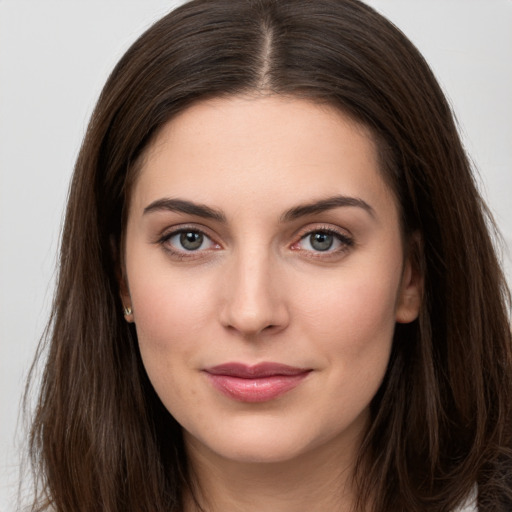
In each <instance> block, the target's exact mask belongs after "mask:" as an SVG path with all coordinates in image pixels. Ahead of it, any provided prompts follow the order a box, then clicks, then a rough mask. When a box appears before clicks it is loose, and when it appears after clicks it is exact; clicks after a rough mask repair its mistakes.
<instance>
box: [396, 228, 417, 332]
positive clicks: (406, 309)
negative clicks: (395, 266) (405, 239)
mask: <svg viewBox="0 0 512 512" xmlns="http://www.w3.org/2000/svg"><path fill="white" fill-rule="evenodd" d="M420 251H421V237H420V236H419V234H414V235H413V236H412V237H411V243H410V247H409V250H408V251H407V253H408V254H407V257H406V260H405V263H404V270H403V273H402V280H401V283H400V290H399V294H398V297H397V304H396V315H395V316H396V321H397V322H398V323H401V324H408V323H410V322H412V321H414V320H416V318H418V315H419V313H420V309H421V303H422V298H423V271H422V269H421V265H420V257H419V254H420Z"/></svg>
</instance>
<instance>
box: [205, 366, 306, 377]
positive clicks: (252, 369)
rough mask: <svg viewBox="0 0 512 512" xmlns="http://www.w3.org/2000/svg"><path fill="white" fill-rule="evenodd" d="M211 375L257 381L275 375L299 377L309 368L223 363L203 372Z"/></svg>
mask: <svg viewBox="0 0 512 512" xmlns="http://www.w3.org/2000/svg"><path fill="white" fill-rule="evenodd" d="M205 371H206V372H207V373H210V374H212V375H226V376H229V377H239V378H241V379H258V378H262V377H271V376H276V375H284V376H289V375H300V374H301V373H306V372H308V371H310V369H309V368H297V367H295V366H289V365H286V364H281V363H259V364H255V365H247V364H244V363H224V364H219V365H217V366H213V367H211V368H207V369H206V370H205Z"/></svg>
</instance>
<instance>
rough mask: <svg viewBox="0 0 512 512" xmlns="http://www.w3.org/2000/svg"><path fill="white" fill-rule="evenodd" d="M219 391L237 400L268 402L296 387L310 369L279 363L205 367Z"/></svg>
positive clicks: (231, 364) (227, 364) (207, 374)
mask: <svg viewBox="0 0 512 512" xmlns="http://www.w3.org/2000/svg"><path fill="white" fill-rule="evenodd" d="M204 371H205V373H206V376H207V377H208V379H209V381H210V382H211V383H212V385H213V386H214V387H215V388H216V389H217V390H218V391H220V392H221V393H223V394H224V395H226V396H228V397H229V398H232V399H234V400H238V401H240V402H267V401H269V400H273V399H274V398H277V397H278V396H281V395H283V394H284V393H287V392H288V391H291V390H292V389H293V388H295V387H297V386H298V385H299V384H300V383H301V382H302V381H303V380H304V379H305V378H306V377H307V376H308V375H309V373H310V372H311V370H310V369H307V368H295V367H293V366H288V365H284V364H279V363H260V364H257V365H254V366H248V365H245V364H242V363H226V364H221V365H218V366H214V367H212V368H207V369H206V370H204Z"/></svg>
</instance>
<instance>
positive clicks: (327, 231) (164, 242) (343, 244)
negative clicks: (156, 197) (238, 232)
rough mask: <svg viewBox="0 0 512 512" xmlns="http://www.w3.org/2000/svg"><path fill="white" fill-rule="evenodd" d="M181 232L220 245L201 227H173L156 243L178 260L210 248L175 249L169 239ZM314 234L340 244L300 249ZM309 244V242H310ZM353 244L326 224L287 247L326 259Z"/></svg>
mask: <svg viewBox="0 0 512 512" xmlns="http://www.w3.org/2000/svg"><path fill="white" fill-rule="evenodd" d="M183 233H195V234H199V235H201V236H203V237H204V238H205V239H207V240H209V241H210V243H211V244H212V245H214V246H215V249H217V248H219V247H220V244H218V243H216V242H215V241H214V240H212V238H211V237H210V236H209V235H208V234H207V233H206V232H205V231H204V230H202V229H199V228H197V227H195V226H190V227H187V226H184V227H180V228H178V229H175V230H173V231H170V232H167V233H165V234H164V235H163V236H161V237H160V238H159V239H158V240H157V243H158V244H159V245H161V246H162V247H163V248H164V249H165V250H166V251H167V252H168V253H169V254H170V255H171V256H172V257H174V258H176V259H178V260H180V261H181V260H185V259H194V258H198V257H200V256H201V254H202V253H204V252H205V251H209V250H210V249H203V250H186V249H182V250H179V249H178V250H177V249H175V248H173V246H172V245H170V244H169V241H170V240H171V239H172V238H173V237H175V236H177V235H180V234H183ZM315 234H324V235H328V236H332V237H334V238H335V239H336V240H337V241H338V242H339V244H340V246H339V247H338V248H336V249H334V250H331V248H330V247H329V248H327V250H325V251H321V250H317V251H315V250H309V249H301V248H299V247H297V245H298V244H300V243H301V242H302V241H303V240H306V239H307V238H308V237H310V236H312V235H315ZM310 245H311V244H310ZM353 246H354V239H353V238H352V237H350V236H348V235H347V234H345V233H341V232H339V231H337V230H335V229H333V228H332V227H330V226H329V227H327V226H320V227H317V228H315V229H308V230H307V231H304V232H303V233H301V234H300V235H299V239H298V240H297V241H296V242H294V243H293V244H291V245H290V246H289V247H290V249H291V250H293V251H301V252H303V253H305V255H307V257H309V258H322V259H328V258H330V257H336V256H339V255H341V254H343V253H345V252H346V251H348V250H349V249H350V248H352V247H353Z"/></svg>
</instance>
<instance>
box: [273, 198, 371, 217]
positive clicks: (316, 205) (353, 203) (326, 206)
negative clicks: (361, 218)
mask: <svg viewBox="0 0 512 512" xmlns="http://www.w3.org/2000/svg"><path fill="white" fill-rule="evenodd" d="M347 206H349V207H356V208H362V209H363V210H365V211H366V212H367V213H369V214H370V215H371V216H372V217H374V218H375V210H374V209H373V208H372V207H371V206H370V205H369V204H368V203H367V202H366V201H363V200H362V199H359V198H358V197H348V196H333V197H328V198H326V199H321V200H320V201H314V202H312V203H308V204H303V205H299V206H296V207H294V208H291V209H290V210H288V211H287V212H285V213H284V214H283V215H282V217H281V222H290V221H292V220H296V219H298V218H300V217H306V216H307V215H314V214H315V213H322V212H325V211H328V210H333V209H334V208H340V207H347Z"/></svg>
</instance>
